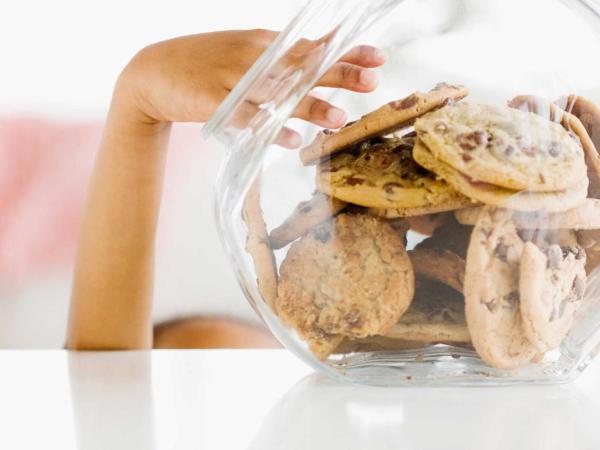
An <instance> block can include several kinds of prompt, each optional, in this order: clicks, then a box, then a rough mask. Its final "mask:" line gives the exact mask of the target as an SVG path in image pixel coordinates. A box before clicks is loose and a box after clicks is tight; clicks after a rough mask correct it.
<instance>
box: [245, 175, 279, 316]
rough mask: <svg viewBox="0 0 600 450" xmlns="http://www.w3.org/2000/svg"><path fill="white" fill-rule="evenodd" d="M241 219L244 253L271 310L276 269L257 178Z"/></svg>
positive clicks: (273, 302) (273, 300) (275, 294)
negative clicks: (248, 255) (244, 230)
mask: <svg viewBox="0 0 600 450" xmlns="http://www.w3.org/2000/svg"><path fill="white" fill-rule="evenodd" d="M242 218H243V219H244V222H246V226H247V227H248V237H247V240H246V251H247V252H248V253H249V254H250V256H251V257H252V260H253V262H254V269H255V270H256V277H257V283H258V289H259V291H260V293H261V295H262V297H263V299H264V300H265V302H266V303H267V305H269V306H270V307H271V308H272V307H273V306H274V305H275V299H276V298H277V268H276V266H275V256H274V255H273V249H272V248H271V245H270V244H269V236H268V234H267V228H266V226H265V222H264V219H263V215H262V211H261V208H260V178H259V177H257V178H256V180H254V182H253V183H252V185H251V187H250V189H249V190H248V193H247V194H246V199H245V200H244V206H243V209H242Z"/></svg>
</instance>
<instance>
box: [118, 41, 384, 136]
mask: <svg viewBox="0 0 600 450" xmlns="http://www.w3.org/2000/svg"><path fill="white" fill-rule="evenodd" d="M276 37H277V33H275V32H273V31H266V30H253V31H226V32H218V33H209V34H201V35H195V36H187V37H182V38H178V39H173V40H170V41H166V42H161V43H158V44H154V45H151V46H149V47H147V48H145V49H144V50H142V51H141V52H140V53H138V55H136V57H135V58H133V60H132V61H131V63H130V64H129V65H128V66H127V68H126V69H125V70H124V72H123V74H122V75H121V77H120V81H119V83H118V86H117V90H116V93H117V95H118V96H125V97H126V99H125V101H127V102H133V104H134V105H135V106H136V108H137V111H138V112H139V113H141V114H140V118H141V120H143V121H144V122H147V123H168V122H206V121H207V120H208V119H209V118H210V117H211V116H212V114H213V113H214V111H215V110H216V108H217V107H218V106H219V104H220V103H221V102H222V101H223V100H224V99H225V97H226V96H227V94H228V93H229V92H230V91H231V90H232V89H233V88H234V87H235V85H236V84H237V83H238V81H240V79H241V78H242V76H243V75H244V74H245V73H246V71H247V70H248V69H249V68H250V67H251V66H252V65H253V64H254V62H255V61H256V60H257V59H258V57H259V56H260V55H261V54H262V53H263V52H264V51H265V49H266V48H267V47H268V46H269V45H270V44H271V42H272V41H273V40H274V39H275V38H276ZM311 45H313V46H314V44H312V43H311V42H308V41H306V42H301V43H299V45H298V46H297V47H302V46H305V47H306V46H311ZM292 56H293V55H292ZM385 61H386V56H385V53H383V52H382V51H381V50H379V49H376V48H374V47H370V46H361V47H356V48H354V49H353V50H352V51H350V52H349V53H348V54H346V55H345V56H344V57H343V58H342V59H341V61H340V62H338V63H337V64H336V65H335V66H333V67H332V68H331V70H329V72H327V74H325V76H323V78H321V79H320V80H319V82H318V83H317V85H318V86H323V87H333V88H342V89H348V90H351V91H355V92H370V91H372V90H374V89H375V88H376V87H377V84H378V76H377V73H375V72H374V71H372V70H369V68H374V67H378V66H381V65H382V64H384V63H385ZM258 103H260V102H258ZM247 107H248V108H250V109H252V108H257V107H258V106H257V105H247ZM249 112H252V111H249ZM294 117H297V118H300V119H303V120H307V121H309V122H313V123H315V124H317V125H320V126H322V127H327V128H339V127H341V126H343V125H344V123H345V121H346V114H345V113H344V111H343V110H341V109H339V108H337V107H335V106H333V105H331V104H329V103H327V102H325V101H323V100H321V99H318V98H316V97H314V96H308V97H306V98H305V99H304V100H303V101H302V102H301V103H300V105H299V107H298V109H297V110H296V112H295V114H294ZM279 143H280V144H282V145H285V146H287V147H290V148H294V147H298V146H299V145H300V144H301V138H300V136H299V135H298V134H297V133H296V132H294V131H292V130H289V129H285V130H284V131H283V133H282V135H281V136H280V139H279Z"/></svg>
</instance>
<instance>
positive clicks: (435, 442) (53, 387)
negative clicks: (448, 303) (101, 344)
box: [0, 350, 600, 450]
mask: <svg viewBox="0 0 600 450" xmlns="http://www.w3.org/2000/svg"><path fill="white" fill-rule="evenodd" d="M0 365H1V366H2V368H3V369H2V381H3V382H2V383H0V398H2V402H0V423H1V424H2V432H1V433H0V448H2V449H5V448H6V449H9V448H10V449H11V450H13V449H17V450H20V449H38V448H52V449H54V448H60V449H61V450H63V449H64V450H68V449H79V450H96V449H103V450H105V449H110V450H121V449H127V450H134V449H143V450H155V449H211V450H218V449H250V450H258V449H260V450H271V449H277V450H281V449H286V450H295V449H311V450H319V449H328V450H331V449H337V448H341V449H344V450H353V449H375V450H379V449H392V448H393V449H410V450H412V449H444V450H454V449H460V450H471V449H473V450H475V449H477V450H481V449H486V450H489V449H492V450H496V449H510V450H520V449H523V450H525V449H526V450H537V449H543V450H553V449H557V450H558V449H560V450H588V449H589V450H597V449H600V429H599V427H598V423H599V421H600V363H596V364H594V365H593V366H591V367H590V368H589V369H588V371H587V372H586V373H585V374H584V375H583V376H582V377H581V378H580V379H579V380H577V382H575V383H573V384H570V385H562V386H531V387H523V386H521V387H502V388H393V389H392V388H390V389H386V388H373V387H363V386H353V385H341V384H337V383H334V382H331V381H329V380H327V379H324V378H323V377H321V376H319V375H316V374H311V371H310V369H309V368H307V367H306V366H304V365H303V364H302V363H300V362H299V361H297V360H296V359H295V358H294V357H293V356H292V355H290V354H288V353H287V352H285V351H281V350H263V351H159V352H157V351H155V352H129V353H127V352H115V353H67V352H61V351H55V352H36V351H34V352H0Z"/></svg>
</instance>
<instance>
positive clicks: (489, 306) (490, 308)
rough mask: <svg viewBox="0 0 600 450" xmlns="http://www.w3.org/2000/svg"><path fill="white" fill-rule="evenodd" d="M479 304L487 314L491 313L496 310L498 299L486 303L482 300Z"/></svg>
mask: <svg viewBox="0 0 600 450" xmlns="http://www.w3.org/2000/svg"><path fill="white" fill-rule="evenodd" d="M481 304H482V305H484V306H485V307H486V308H487V309H488V311H489V312H491V313H493V312H495V311H496V310H497V309H498V299H497V298H494V299H492V300H490V301H489V302H486V301H484V300H481Z"/></svg>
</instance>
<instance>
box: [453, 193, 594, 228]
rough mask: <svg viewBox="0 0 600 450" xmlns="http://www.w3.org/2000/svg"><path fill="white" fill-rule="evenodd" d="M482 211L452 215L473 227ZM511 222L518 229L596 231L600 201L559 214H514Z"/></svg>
mask: <svg viewBox="0 0 600 450" xmlns="http://www.w3.org/2000/svg"><path fill="white" fill-rule="evenodd" d="M483 210H484V208H483V207H474V208H465V209H461V210H458V211H455V212H454V215H455V217H456V219H457V220H458V221H459V222H460V223H462V224H464V225H475V224H476V223H477V219H478V217H479V214H481V212H482V211H483ZM513 221H514V223H515V226H516V227H517V228H519V229H565V230H596V229H600V200H599V199H592V198H588V199H585V201H584V202H583V203H582V204H581V205H579V206H577V207H576V208H573V209H569V210H568V211H564V212H560V213H548V212H545V211H534V212H531V213H527V212H515V213H514V214H513Z"/></svg>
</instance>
